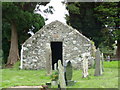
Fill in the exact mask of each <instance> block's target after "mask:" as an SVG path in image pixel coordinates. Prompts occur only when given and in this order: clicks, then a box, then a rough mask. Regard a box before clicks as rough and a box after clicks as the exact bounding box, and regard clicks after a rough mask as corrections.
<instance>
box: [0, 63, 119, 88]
mask: <svg viewBox="0 0 120 90" xmlns="http://www.w3.org/2000/svg"><path fill="white" fill-rule="evenodd" d="M118 63H120V61H119V62H118V61H112V62H104V72H103V75H102V76H94V69H89V77H87V78H82V71H81V70H73V77H72V80H74V81H76V83H75V84H74V85H73V86H67V87H68V88H118V77H119V76H118ZM119 69H120V67H119ZM46 82H50V76H46V71H45V70H19V69H18V68H13V69H2V88H8V87H14V86H40V85H44V84H45V83H46Z"/></svg>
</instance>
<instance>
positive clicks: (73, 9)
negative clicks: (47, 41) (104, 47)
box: [68, 2, 103, 47]
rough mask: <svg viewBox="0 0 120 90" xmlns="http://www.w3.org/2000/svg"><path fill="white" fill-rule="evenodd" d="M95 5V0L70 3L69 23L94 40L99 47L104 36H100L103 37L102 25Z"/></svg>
mask: <svg viewBox="0 0 120 90" xmlns="http://www.w3.org/2000/svg"><path fill="white" fill-rule="evenodd" d="M94 7H95V3H94V2H74V3H73V2H72V3H68V10H69V14H70V16H69V18H68V24H70V25H71V26H72V27H73V28H76V29H77V30H79V31H80V32H81V33H83V34H84V35H85V36H87V37H88V38H90V39H91V40H93V41H94V42H95V44H96V46H97V47H98V45H99V44H100V43H101V42H102V41H103V38H100V37H102V33H101V28H102V26H101V23H100V22H99V21H98V20H97V18H96V17H95V16H94ZM98 32H99V33H98Z"/></svg>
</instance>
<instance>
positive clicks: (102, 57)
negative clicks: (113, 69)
mask: <svg viewBox="0 0 120 90" xmlns="http://www.w3.org/2000/svg"><path fill="white" fill-rule="evenodd" d="M101 60H102V71H103V72H104V55H103V53H102V54H101Z"/></svg>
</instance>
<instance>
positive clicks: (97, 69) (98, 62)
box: [94, 49, 102, 76]
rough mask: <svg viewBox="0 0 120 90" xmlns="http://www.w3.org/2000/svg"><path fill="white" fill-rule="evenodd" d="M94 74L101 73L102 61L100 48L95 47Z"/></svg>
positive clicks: (98, 74)
mask: <svg viewBox="0 0 120 90" xmlns="http://www.w3.org/2000/svg"><path fill="white" fill-rule="evenodd" d="M95 61H96V62H95V64H96V65H95V74H94V75H95V76H100V75H102V63H101V56H100V50H99V49H97V51H96V54H95Z"/></svg>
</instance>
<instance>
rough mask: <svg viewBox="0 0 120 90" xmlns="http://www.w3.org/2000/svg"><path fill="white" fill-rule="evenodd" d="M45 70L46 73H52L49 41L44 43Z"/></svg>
mask: <svg viewBox="0 0 120 90" xmlns="http://www.w3.org/2000/svg"><path fill="white" fill-rule="evenodd" d="M46 70H47V75H51V74H52V60H51V48H50V44H49V43H47V44H46Z"/></svg>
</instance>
